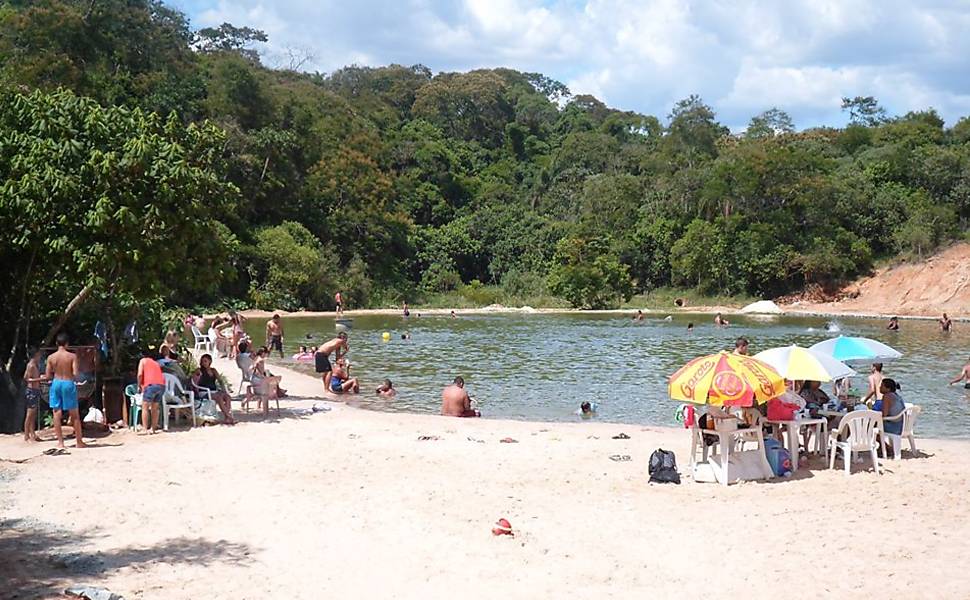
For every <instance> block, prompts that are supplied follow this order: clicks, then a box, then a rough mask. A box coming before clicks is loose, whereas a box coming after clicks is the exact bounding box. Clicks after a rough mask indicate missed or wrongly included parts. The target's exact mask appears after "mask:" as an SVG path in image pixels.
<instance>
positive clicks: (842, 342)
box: [811, 335, 902, 364]
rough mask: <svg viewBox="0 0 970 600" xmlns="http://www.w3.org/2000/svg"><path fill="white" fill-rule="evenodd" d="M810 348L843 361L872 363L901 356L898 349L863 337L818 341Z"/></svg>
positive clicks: (841, 336) (842, 337)
mask: <svg viewBox="0 0 970 600" xmlns="http://www.w3.org/2000/svg"><path fill="white" fill-rule="evenodd" d="M811 349H812V350H815V351H816V352H820V353H822V354H827V355H828V356H831V357H832V358H834V359H835V360H838V361H841V362H844V363H856V364H872V363H882V362H888V361H891V360H895V359H897V358H899V357H901V356H902V353H900V352H899V351H898V350H896V349H894V348H890V347H889V346H887V345H886V344H883V343H882V342H878V341H876V340H870V339H869V338H864V337H846V336H843V335H840V336H839V337H836V338H832V339H828V340H825V341H822V342H819V343H817V344H815V345H814V346H812V347H811Z"/></svg>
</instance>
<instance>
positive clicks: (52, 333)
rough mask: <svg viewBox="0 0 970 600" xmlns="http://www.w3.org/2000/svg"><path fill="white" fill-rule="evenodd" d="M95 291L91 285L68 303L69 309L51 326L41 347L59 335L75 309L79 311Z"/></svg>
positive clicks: (82, 289) (85, 287)
mask: <svg viewBox="0 0 970 600" xmlns="http://www.w3.org/2000/svg"><path fill="white" fill-rule="evenodd" d="M93 289H94V286H93V285H91V284H90V283H89V284H87V285H86V286H84V287H83V288H81V291H80V292H78V293H77V296H74V299H73V300H71V301H70V302H69V303H68V305H67V308H65V309H64V312H63V313H61V316H59V317H57V321H55V322H54V325H52V326H51V328H50V331H48V332H47V335H45V336H44V341H43V343H42V344H41V345H43V346H47V345H48V344H50V343H51V340H53V339H54V336H55V335H57V332H58V331H60V330H61V327H64V323H66V322H67V318H68V317H70V316H71V313H72V312H74V311H75V309H77V307H78V306H80V305H81V303H82V302H84V301H85V300H86V299H87V297H88V296H89V295H90V294H91V291H92V290H93Z"/></svg>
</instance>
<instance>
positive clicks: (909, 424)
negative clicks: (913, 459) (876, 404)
mask: <svg viewBox="0 0 970 600" xmlns="http://www.w3.org/2000/svg"><path fill="white" fill-rule="evenodd" d="M922 410H923V409H922V408H920V407H919V406H917V405H916V404H907V405H906V410H904V411H903V412H901V413H899V414H898V415H896V416H895V417H883V418H882V422H883V424H885V423H887V422H895V421H900V420H902V422H903V432H902V433H901V434H900V435H896V434H895V433H886V432H885V431H883V430H882V428H881V427H880V429H879V432H878V434H879V441H880V442H881V443H882V455H883V456H885V457H887V458H888V455H887V454H886V438H889V440H890V441H891V442H892V445H893V459H895V460H902V459H903V438H906V439H907V440H909V451H910V452H911V453H912V454H913V455H915V454H916V431H915V430H916V417H918V416H919V413H920V412H921V411H922ZM883 426H885V425H883Z"/></svg>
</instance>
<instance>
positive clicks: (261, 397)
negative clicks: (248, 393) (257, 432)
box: [243, 375, 280, 417]
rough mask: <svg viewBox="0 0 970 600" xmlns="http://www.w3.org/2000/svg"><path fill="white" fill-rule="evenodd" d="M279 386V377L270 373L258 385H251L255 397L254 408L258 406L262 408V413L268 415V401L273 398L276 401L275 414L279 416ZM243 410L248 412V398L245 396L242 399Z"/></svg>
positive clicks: (257, 408)
mask: <svg viewBox="0 0 970 600" xmlns="http://www.w3.org/2000/svg"><path fill="white" fill-rule="evenodd" d="M279 387H280V378H279V377H277V376H273V375H270V376H268V377H264V378H263V380H262V381H261V382H260V383H259V385H253V386H252V390H253V397H254V398H256V410H259V408H260V407H262V408H263V414H264V415H267V416H268V415H269V403H270V402H272V401H273V400H275V401H276V416H277V417H279V416H280V398H279V393H278V392H279ZM243 410H245V411H246V412H249V399H248V398H245V399H244V400H243Z"/></svg>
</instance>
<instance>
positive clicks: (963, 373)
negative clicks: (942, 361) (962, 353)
mask: <svg viewBox="0 0 970 600" xmlns="http://www.w3.org/2000/svg"><path fill="white" fill-rule="evenodd" d="M961 381H962V382H964V384H963V387H964V389H967V390H970V358H968V359H967V364H965V365H963V369H961V370H960V374H959V375H957V376H956V378H955V379H954V380H953V381H951V382H950V385H953V384H954V383H960V382H961Z"/></svg>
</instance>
